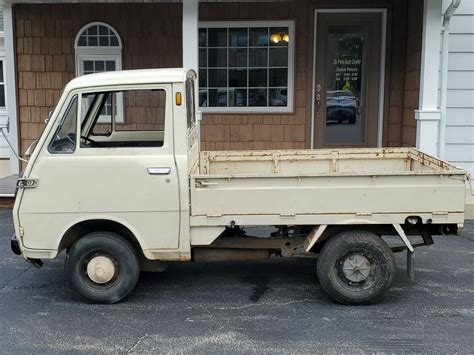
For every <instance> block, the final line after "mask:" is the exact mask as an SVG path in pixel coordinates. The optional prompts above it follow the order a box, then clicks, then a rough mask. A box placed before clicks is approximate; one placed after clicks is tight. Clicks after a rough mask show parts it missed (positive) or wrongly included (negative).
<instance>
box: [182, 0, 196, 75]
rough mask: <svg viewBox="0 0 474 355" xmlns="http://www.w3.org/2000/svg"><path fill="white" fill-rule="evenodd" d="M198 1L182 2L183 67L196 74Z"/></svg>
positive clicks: (188, 0)
mask: <svg viewBox="0 0 474 355" xmlns="http://www.w3.org/2000/svg"><path fill="white" fill-rule="evenodd" d="M198 24H199V0H183V67H184V68H187V69H193V70H195V71H196V73H197V72H198V58H199V43H198V40H199V32H198Z"/></svg>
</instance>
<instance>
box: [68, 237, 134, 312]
mask: <svg viewBox="0 0 474 355" xmlns="http://www.w3.org/2000/svg"><path fill="white" fill-rule="evenodd" d="M65 269H66V276H67V280H68V283H69V286H70V287H71V288H72V289H73V290H74V291H75V292H76V293H77V294H78V295H79V296H80V297H81V298H82V299H84V300H86V301H88V302H92V303H115V302H118V301H120V300H121V299H123V298H124V297H126V296H127V295H128V294H129V293H130V292H131V291H132V290H133V289H134V288H135V285H136V284H137V281H138V277H139V275H140V261H139V259H138V256H137V253H136V252H135V250H134V248H133V246H132V245H131V244H130V243H129V242H128V241H127V240H125V239H124V238H122V237H121V236H120V235H118V234H115V233H109V232H94V233H90V234H88V235H86V236H84V237H83V238H81V239H79V240H78V241H77V242H76V243H75V244H74V245H73V246H72V247H71V249H69V251H68V254H67V257H66V265H65Z"/></svg>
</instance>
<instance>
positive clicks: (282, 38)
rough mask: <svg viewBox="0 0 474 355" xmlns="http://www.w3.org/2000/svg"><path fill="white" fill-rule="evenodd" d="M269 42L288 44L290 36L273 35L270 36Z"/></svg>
mask: <svg viewBox="0 0 474 355" xmlns="http://www.w3.org/2000/svg"><path fill="white" fill-rule="evenodd" d="M270 41H271V42H272V43H275V44H278V43H280V42H281V41H285V42H286V43H288V42H290V35H289V34H288V33H274V34H272V35H271V36H270Z"/></svg>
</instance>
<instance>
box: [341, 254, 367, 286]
mask: <svg viewBox="0 0 474 355" xmlns="http://www.w3.org/2000/svg"><path fill="white" fill-rule="evenodd" d="M342 272H343V273H344V276H345V277H346V279H348V280H349V281H352V282H362V281H364V280H366V279H367V278H368V277H369V275H370V262H369V260H368V259H367V258H366V257H365V256H363V255H361V254H353V255H351V256H349V257H347V258H346V260H344V263H343V264H342Z"/></svg>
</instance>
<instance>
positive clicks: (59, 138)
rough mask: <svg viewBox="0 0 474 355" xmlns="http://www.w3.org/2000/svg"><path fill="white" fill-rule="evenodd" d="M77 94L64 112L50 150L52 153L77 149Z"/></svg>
mask: <svg viewBox="0 0 474 355" xmlns="http://www.w3.org/2000/svg"><path fill="white" fill-rule="evenodd" d="M76 130H77V95H76V96H74V97H73V98H72V100H71V101H70V102H69V105H68V107H67V109H66V112H65V113H64V115H63V117H62V119H61V121H59V124H58V128H57V129H56V132H55V133H54V136H53V139H52V140H51V143H50V144H49V147H48V151H49V152H50V153H52V154H71V153H74V151H75V150H76Z"/></svg>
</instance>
